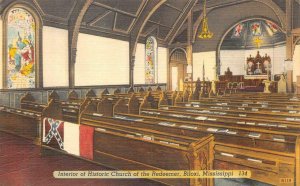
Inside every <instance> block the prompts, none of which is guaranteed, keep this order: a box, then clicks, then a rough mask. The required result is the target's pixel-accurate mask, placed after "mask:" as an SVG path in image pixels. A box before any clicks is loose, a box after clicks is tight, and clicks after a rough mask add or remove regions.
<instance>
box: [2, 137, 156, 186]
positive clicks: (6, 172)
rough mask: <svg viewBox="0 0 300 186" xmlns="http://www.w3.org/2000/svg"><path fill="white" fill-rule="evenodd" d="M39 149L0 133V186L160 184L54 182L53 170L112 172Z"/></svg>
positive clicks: (87, 180)
mask: <svg viewBox="0 0 300 186" xmlns="http://www.w3.org/2000/svg"><path fill="white" fill-rule="evenodd" d="M39 150H40V149H39V147H38V146H36V145H34V144H32V143H31V142H30V141H28V140H26V139H24V138H20V137H17V136H13V135H10V134H7V133H3V132H0V186H40V185H43V186H47V185H51V186H63V185H72V186H76V185H80V186H87V185H89V186H90V185H97V186H102V185H105V186H121V185H122V186H129V185H136V186H138V185H143V186H147V185H149V186H150V185H151V186H152V185H153V186H157V185H159V184H158V183H156V182H152V181H150V180H142V179H140V180H120V179H119V180H116V179H114V180H108V179H102V180H100V179H86V180H82V179H80V180H78V179H76V180H74V179H73V180H72V179H68V180H61V179H54V178H53V176H52V173H53V171H59V170H98V171H99V170H108V168H105V167H103V166H99V165H95V164H92V163H89V162H86V161H84V160H80V159H77V158H74V157H70V156H66V155H58V156H57V155H56V156H46V157H41V156H40V155H39Z"/></svg>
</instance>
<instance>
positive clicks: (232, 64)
mask: <svg viewBox="0 0 300 186" xmlns="http://www.w3.org/2000/svg"><path fill="white" fill-rule="evenodd" d="M220 59H221V72H220V73H221V75H224V74H225V71H227V68H228V67H229V68H230V71H231V72H232V74H233V75H239V74H244V66H243V65H244V61H245V51H244V50H221V51H220Z"/></svg>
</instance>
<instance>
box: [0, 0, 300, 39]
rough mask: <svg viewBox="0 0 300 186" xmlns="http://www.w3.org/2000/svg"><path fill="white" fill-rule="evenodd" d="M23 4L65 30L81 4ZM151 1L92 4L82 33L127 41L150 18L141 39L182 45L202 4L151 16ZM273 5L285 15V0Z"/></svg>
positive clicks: (41, 0) (174, 6) (218, 1)
mask: <svg viewBox="0 0 300 186" xmlns="http://www.w3.org/2000/svg"><path fill="white" fill-rule="evenodd" d="M23 1H25V2H26V1H27V2H28V3H30V4H34V6H35V8H36V9H37V10H38V11H39V12H40V14H41V16H42V18H43V22H44V24H45V25H50V26H56V27H62V28H68V27H69V25H68V24H69V20H70V18H71V16H72V15H73V14H72V13H73V12H74V11H78V10H77V9H76V4H78V3H79V2H80V1H84V0H23ZM150 1H152V0H93V2H92V4H91V5H90V6H89V8H88V10H87V12H86V13H85V15H84V17H83V20H82V24H81V28H82V29H83V30H85V32H89V31H91V32H93V33H98V34H99V35H101V33H106V34H109V35H110V36H111V37H115V36H116V37H120V36H121V37H123V38H125V39H126V38H129V37H130V34H131V31H132V30H133V29H134V27H135V23H136V22H137V20H138V19H139V18H140V17H141V15H143V14H145V15H147V14H151V17H150V18H149V19H148V21H147V22H146V24H145V25H144V27H143V30H142V32H141V34H140V37H141V38H145V37H146V36H148V35H154V36H156V37H157V38H158V40H159V41H160V42H162V43H170V42H184V40H186V39H187V37H186V34H187V22H186V18H187V15H188V13H189V12H190V11H191V10H192V12H193V14H192V15H193V24H194V23H195V22H196V20H197V19H198V17H199V16H200V15H201V12H202V3H203V0H166V2H165V3H163V4H162V5H161V6H160V7H159V8H158V9H157V10H155V11H154V12H151V10H145V9H144V8H145V6H146V5H147V3H149V2H150ZM243 1H245V0H207V8H208V9H209V8H216V7H222V6H230V5H234V4H238V3H241V2H243ZM273 1H274V2H275V3H276V4H277V5H278V6H279V7H280V8H281V9H282V10H283V11H285V0H273ZM299 1H300V0H299ZM299 1H298V0H295V2H298V3H299ZM11 2H14V1H13V0H2V1H0V3H1V4H0V5H1V6H0V10H3V9H4V8H5V6H6V5H8V4H9V3H11ZM2 5H3V6H2ZM224 16H225V15H224ZM220 26H224V25H220Z"/></svg>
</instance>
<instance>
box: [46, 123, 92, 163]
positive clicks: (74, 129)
mask: <svg viewBox="0 0 300 186" xmlns="http://www.w3.org/2000/svg"><path fill="white" fill-rule="evenodd" d="M55 122H56V123H59V124H60V125H59V127H58V130H57V133H59V135H60V136H62V137H61V139H62V140H56V138H55V137H54V138H53V137H52V140H53V142H52V145H51V146H53V144H57V145H56V146H58V147H59V148H60V149H61V150H65V151H66V152H68V153H70V154H73V155H76V156H81V157H84V158H87V159H90V160H92V159H93V145H94V144H93V137H94V128H93V127H90V126H86V125H78V124H75V123H69V122H62V121H58V120H53V119H51V118H46V119H44V129H45V130H44V133H43V134H44V136H45V137H43V141H44V143H47V142H48V141H49V140H48V141H47V139H48V138H49V137H48V138H47V136H49V135H50V137H51V133H53V131H54V130H55V129H56V128H57V124H55ZM47 125H49V126H48V127H47ZM51 126H52V127H51ZM45 133H46V134H45ZM44 139H45V140H44ZM56 148H57V147H56Z"/></svg>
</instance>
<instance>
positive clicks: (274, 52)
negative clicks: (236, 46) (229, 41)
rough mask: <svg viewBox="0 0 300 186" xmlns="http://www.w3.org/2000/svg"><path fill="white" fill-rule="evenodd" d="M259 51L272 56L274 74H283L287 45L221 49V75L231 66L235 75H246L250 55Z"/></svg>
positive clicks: (254, 54) (261, 53) (253, 55)
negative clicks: (250, 48) (251, 48)
mask: <svg viewBox="0 0 300 186" xmlns="http://www.w3.org/2000/svg"><path fill="white" fill-rule="evenodd" d="M257 51H259V53H260V55H261V56H264V55H265V54H267V55H268V56H270V58H271V64H272V74H273V75H274V74H281V73H282V72H283V69H284V61H285V58H286V47H285V46H280V47H274V48H264V49H253V50H221V52H220V59H221V75H223V74H224V72H225V71H226V70H227V68H228V67H229V68H230V70H231V71H232V73H233V75H245V70H244V66H245V64H246V60H247V58H248V57H250V55H251V56H252V57H255V56H256V55H257Z"/></svg>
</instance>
